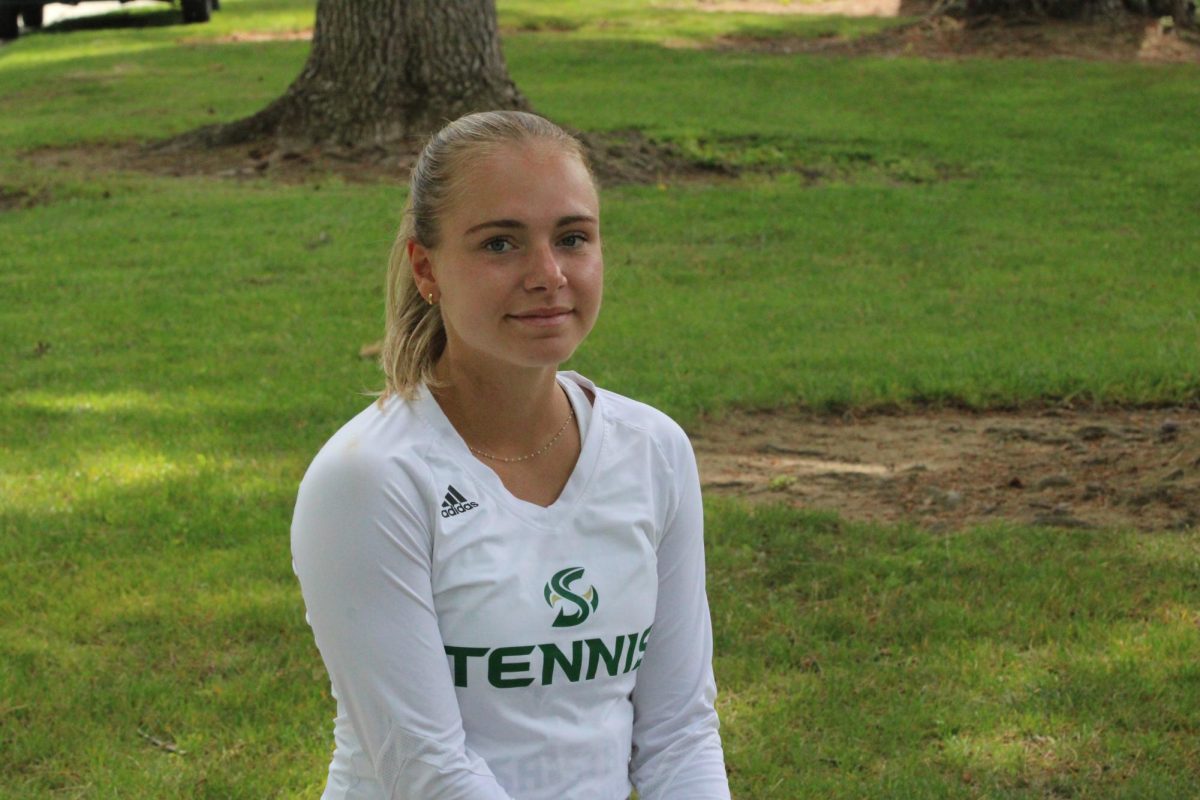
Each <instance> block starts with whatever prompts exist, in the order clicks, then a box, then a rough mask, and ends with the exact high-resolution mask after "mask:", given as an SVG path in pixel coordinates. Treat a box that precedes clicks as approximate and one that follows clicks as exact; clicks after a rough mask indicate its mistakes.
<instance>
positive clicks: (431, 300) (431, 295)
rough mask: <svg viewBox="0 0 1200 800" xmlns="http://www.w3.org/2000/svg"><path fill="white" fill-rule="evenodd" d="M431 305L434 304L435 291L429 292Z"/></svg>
mask: <svg viewBox="0 0 1200 800" xmlns="http://www.w3.org/2000/svg"><path fill="white" fill-rule="evenodd" d="M429 305H433V292H430V293H429Z"/></svg>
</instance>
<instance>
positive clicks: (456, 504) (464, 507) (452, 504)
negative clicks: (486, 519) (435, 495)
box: [442, 486, 479, 517]
mask: <svg viewBox="0 0 1200 800" xmlns="http://www.w3.org/2000/svg"><path fill="white" fill-rule="evenodd" d="M472 508H479V503H473V502H471V501H470V500H468V499H467V498H465V497H463V496H462V492H460V491H459V490H458V489H455V488H454V487H453V486H448V487H446V499H445V500H443V501H442V516H443V517H453V516H456V515H458V514H465V513H467V512H468V511H470V510H471V509H472Z"/></svg>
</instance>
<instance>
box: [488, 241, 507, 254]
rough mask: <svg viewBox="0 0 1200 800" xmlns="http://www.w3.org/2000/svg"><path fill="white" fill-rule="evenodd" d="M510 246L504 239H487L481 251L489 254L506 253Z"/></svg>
mask: <svg viewBox="0 0 1200 800" xmlns="http://www.w3.org/2000/svg"><path fill="white" fill-rule="evenodd" d="M511 247H512V244H511V243H510V242H508V241H507V240H506V239H488V240H487V241H486V242H484V243H483V249H484V250H486V251H488V252H489V253H507V252H508V250H509V248H511Z"/></svg>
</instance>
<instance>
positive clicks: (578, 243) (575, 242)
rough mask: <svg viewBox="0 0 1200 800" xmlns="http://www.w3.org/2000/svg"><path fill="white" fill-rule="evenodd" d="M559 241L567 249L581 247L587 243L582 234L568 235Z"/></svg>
mask: <svg viewBox="0 0 1200 800" xmlns="http://www.w3.org/2000/svg"><path fill="white" fill-rule="evenodd" d="M561 241H562V244H564V245H566V246H567V247H582V246H583V245H584V243H585V242H587V237H586V236H584V235H583V234H582V233H568V234H567V235H566V236H564V237H563V238H562V240H561Z"/></svg>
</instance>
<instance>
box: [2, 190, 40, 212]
mask: <svg viewBox="0 0 1200 800" xmlns="http://www.w3.org/2000/svg"><path fill="white" fill-rule="evenodd" d="M45 202H47V198H46V195H45V193H44V192H38V191H30V190H28V189H20V188H17V187H15V186H3V185H0V212H4V211H16V210H17V209H21V208H32V207H33V206H36V205H41V204H42V203H45Z"/></svg>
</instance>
